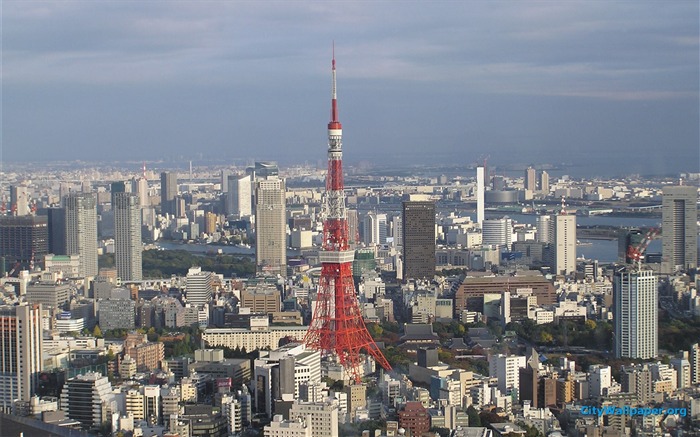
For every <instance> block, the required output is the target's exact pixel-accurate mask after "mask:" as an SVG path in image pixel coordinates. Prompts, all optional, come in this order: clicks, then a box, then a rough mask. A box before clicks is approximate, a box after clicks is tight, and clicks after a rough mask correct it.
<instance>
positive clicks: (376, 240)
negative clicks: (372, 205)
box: [362, 211, 386, 247]
mask: <svg viewBox="0 0 700 437" xmlns="http://www.w3.org/2000/svg"><path fill="white" fill-rule="evenodd" d="M362 229H363V231H364V235H363V237H364V238H363V241H364V243H365V246H368V247H369V246H376V245H378V244H384V243H386V214H380V213H377V212H376V211H374V212H370V213H368V214H367V215H366V216H365V218H364V220H363V227H362Z"/></svg>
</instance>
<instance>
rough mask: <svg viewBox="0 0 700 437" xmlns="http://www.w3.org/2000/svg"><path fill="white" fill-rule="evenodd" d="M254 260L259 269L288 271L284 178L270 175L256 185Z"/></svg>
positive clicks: (271, 271) (274, 271)
mask: <svg viewBox="0 0 700 437" xmlns="http://www.w3.org/2000/svg"><path fill="white" fill-rule="evenodd" d="M255 186H256V189H255V199H256V207H255V211H256V212H255V259H256V263H257V266H258V271H259V272H268V273H273V274H275V273H279V274H281V275H283V276H286V274H287V229H286V228H287V225H286V204H285V196H286V195H285V184H284V179H281V178H279V177H277V176H270V177H268V178H266V179H261V180H258V181H257V182H256V184H255Z"/></svg>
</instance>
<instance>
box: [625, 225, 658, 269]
mask: <svg viewBox="0 0 700 437" xmlns="http://www.w3.org/2000/svg"><path fill="white" fill-rule="evenodd" d="M658 234H659V229H658V228H651V229H649V230H648V231H647V233H646V234H645V235H644V238H642V241H640V242H639V244H637V245H636V246H635V245H632V244H630V245H629V246H627V259H629V260H630V262H631V263H637V264H639V263H641V262H642V259H643V258H644V252H645V251H646V250H647V247H649V243H651V240H653V239H654V238H656V236H657V235H658Z"/></svg>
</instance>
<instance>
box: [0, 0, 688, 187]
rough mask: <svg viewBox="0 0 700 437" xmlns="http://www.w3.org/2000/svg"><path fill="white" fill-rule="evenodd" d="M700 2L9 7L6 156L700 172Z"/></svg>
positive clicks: (5, 16)
mask: <svg viewBox="0 0 700 437" xmlns="http://www.w3.org/2000/svg"><path fill="white" fill-rule="evenodd" d="M698 13H699V7H698V3H697V2H695V1H677V2H664V3H660V2H581V1H573V2H517V3H516V2H485V1H474V2H437V3H430V5H427V4H422V3H397V2H357V3H356V2H337V3H319V2H271V3H253V2H243V3H240V2H234V3H229V2H205V3H201V2H168V3H165V2H155V3H134V2H117V1H112V2H100V3H90V2H31V3H26V2H16V1H5V2H3V9H2V28H3V37H2V39H3V51H2V101H3V111H2V160H3V161H5V162H6V163H17V162H27V161H43V160H74V159H82V160H117V161H125V160H136V161H138V160H152V161H157V160H165V161H166V162H177V161H187V160H195V161H196V160H202V161H204V160H206V161H212V160H214V161H216V160H220V161H221V162H222V163H227V162H232V161H234V160H254V159H268V160H277V161H280V162H289V163H293V162H304V161H310V162H316V161H317V160H323V158H324V149H325V147H324V145H325V142H326V139H325V132H324V128H323V127H324V125H323V122H325V121H327V120H328V115H329V114H328V103H327V102H328V97H329V94H330V82H329V79H328V74H327V73H328V68H329V60H330V57H331V47H332V41H335V53H336V58H337V60H338V81H339V83H338V97H339V99H340V117H341V119H342V120H343V124H344V126H345V152H346V160H347V161H348V162H349V163H353V162H359V161H369V162H371V163H372V164H375V165H385V164H392V165H412V164H418V163H435V164H440V163H454V162H455V161H461V162H464V163H465V164H470V163H474V162H476V161H477V160H479V159H480V157H481V156H485V155H490V156H492V160H493V157H497V161H499V162H500V163H505V164H507V163H525V164H529V163H538V162H547V163H561V162H564V163H575V164H576V165H577V166H579V169H580V172H581V173H585V174H586V175H588V176H595V175H597V174H599V175H609V174H613V173H641V174H655V175H667V174H674V173H678V172H684V171H687V172H695V171H697V169H698V160H699V156H698V153H699V151H698V144H699V143H700V139H699V133H698V119H700V113H699V112H698V107H699V100H698V83H699V77H700V74H699V68H700V67H699V65H700V60H699V55H698V53H699V47H698V28H699V24H698V19H697V17H698Z"/></svg>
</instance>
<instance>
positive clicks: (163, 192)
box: [160, 171, 178, 214]
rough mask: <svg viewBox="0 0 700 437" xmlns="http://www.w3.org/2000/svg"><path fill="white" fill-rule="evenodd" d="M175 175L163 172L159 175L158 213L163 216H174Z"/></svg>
mask: <svg viewBox="0 0 700 437" xmlns="http://www.w3.org/2000/svg"><path fill="white" fill-rule="evenodd" d="M177 192H178V190H177V173H173V172H169V171H164V172H162V173H161V174H160V211H161V213H163V214H175V197H177Z"/></svg>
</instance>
